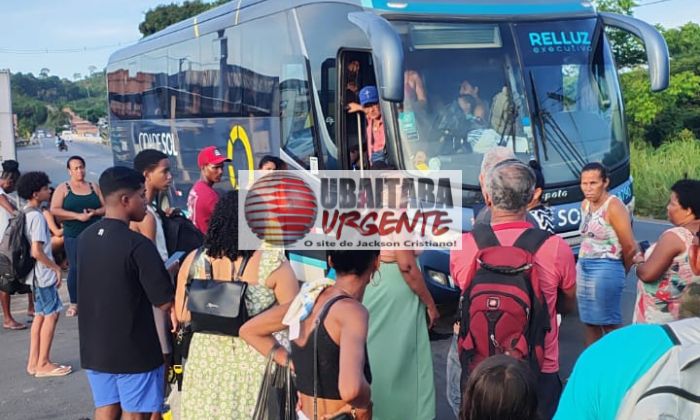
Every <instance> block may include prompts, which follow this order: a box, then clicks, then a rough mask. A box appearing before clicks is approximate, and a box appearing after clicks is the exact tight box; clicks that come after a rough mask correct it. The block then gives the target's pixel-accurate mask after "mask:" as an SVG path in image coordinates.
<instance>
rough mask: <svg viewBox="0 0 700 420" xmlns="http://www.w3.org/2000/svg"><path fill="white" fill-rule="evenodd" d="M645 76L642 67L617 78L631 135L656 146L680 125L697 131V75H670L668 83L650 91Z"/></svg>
mask: <svg viewBox="0 0 700 420" xmlns="http://www.w3.org/2000/svg"><path fill="white" fill-rule="evenodd" d="M647 77H648V76H647V72H646V71H644V70H642V69H637V70H634V71H631V72H628V73H625V74H622V75H621V77H620V79H621V83H622V90H623V92H624V95H625V114H626V117H627V125H628V127H629V129H630V134H631V137H633V138H644V139H646V140H647V141H648V142H649V143H651V144H652V145H654V146H658V145H660V144H661V142H662V141H663V140H664V139H665V138H667V137H669V136H670V135H671V134H674V133H677V132H678V131H680V130H682V129H683V128H688V129H690V130H692V131H694V132H695V133H696V134H700V124H699V123H698V118H700V74H696V73H694V72H691V71H683V72H680V73H676V74H672V75H671V83H670V85H669V87H668V89H666V90H665V91H663V92H651V90H650V89H649V81H648V78H647Z"/></svg>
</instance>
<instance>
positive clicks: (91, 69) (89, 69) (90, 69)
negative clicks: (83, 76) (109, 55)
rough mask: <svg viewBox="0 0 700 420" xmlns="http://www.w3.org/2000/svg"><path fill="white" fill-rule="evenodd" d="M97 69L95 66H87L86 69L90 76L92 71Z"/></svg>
mask: <svg viewBox="0 0 700 420" xmlns="http://www.w3.org/2000/svg"><path fill="white" fill-rule="evenodd" d="M96 70H97V67H95V66H88V71H89V72H90V77H92V75H93V73H95V71H96Z"/></svg>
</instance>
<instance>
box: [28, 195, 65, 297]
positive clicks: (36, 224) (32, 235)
mask: <svg viewBox="0 0 700 420" xmlns="http://www.w3.org/2000/svg"><path fill="white" fill-rule="evenodd" d="M25 211H26V210H25ZM24 233H25V234H26V235H27V239H28V240H29V242H30V243H34V242H41V243H42V248H43V250H44V254H46V256H47V257H48V259H50V260H51V261H53V253H52V252H51V231H50V230H49V224H48V223H47V222H46V219H44V215H43V214H41V212H40V211H39V210H37V209H34V210H31V211H29V212H27V215H26V225H25V226H24ZM33 276H36V285H37V286H38V287H49V286H52V285H54V284H56V281H57V280H58V279H57V278H56V273H55V272H54V271H53V270H52V269H50V268H49V267H47V266H46V265H44V264H42V263H40V262H39V261H37V262H36V265H35V266H34V270H32V272H31V273H29V276H28V277H27V280H26V283H27V284H34V283H33V278H32V277H33Z"/></svg>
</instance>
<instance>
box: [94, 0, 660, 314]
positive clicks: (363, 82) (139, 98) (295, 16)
mask: <svg viewBox="0 0 700 420" xmlns="http://www.w3.org/2000/svg"><path fill="white" fill-rule="evenodd" d="M607 27H612V28H616V29H618V30H623V31H627V32H629V33H631V34H633V35H635V36H637V37H638V38H640V39H641V40H642V42H643V43H644V46H645V49H646V54H647V59H648V69H649V77H650V88H651V89H652V90H654V91H659V90H663V89H665V88H666V87H667V85H668V80H669V59H668V50H667V46H666V43H665V41H664V39H663V37H662V36H661V35H660V34H659V32H658V31H657V30H656V29H655V28H654V27H653V26H651V25H649V24H647V23H645V22H642V21H640V20H637V19H634V18H633V17H630V16H622V15H616V14H611V13H602V12H598V11H596V10H595V8H594V6H593V5H591V3H590V2H585V1H583V2H582V1H578V0H576V1H574V0H570V1H569V0H530V1H520V0H492V1H488V2H484V1H469V0H464V1H459V0H434V1H428V0H394V1H388V0H335V1H319V0H285V1H279V0H275V1H272V0H270V1H264V0H241V1H233V2H229V3H227V4H224V5H222V6H219V7H217V8H215V9H212V10H209V11H207V12H205V13H202V14H200V15H198V16H196V17H193V18H190V19H187V20H184V21H181V22H179V23H176V24H174V25H172V26H170V27H168V28H166V29H164V30H162V31H160V32H158V33H155V34H153V35H150V36H147V37H145V38H143V39H142V40H140V41H138V42H137V43H136V44H135V45H132V46H129V47H126V48H123V49H121V50H119V51H116V52H115V53H113V54H112V56H111V57H110V59H109V63H108V67H107V83H108V92H109V94H108V101H109V118H110V127H109V132H110V139H111V146H112V150H113V156H114V163H115V164H118V165H131V162H132V160H133V157H134V155H135V154H136V153H138V152H139V151H140V150H142V149H145V148H156V149H159V150H161V151H163V152H164V153H166V154H168V155H169V156H170V157H171V160H172V162H173V163H174V165H173V167H174V168H173V175H174V194H173V200H174V202H175V204H178V205H180V206H182V205H183V204H184V200H185V198H186V196H187V193H188V190H189V188H190V186H191V185H192V184H193V182H194V181H196V180H197V178H198V177H199V169H198V168H197V164H196V156H197V152H198V150H199V149H201V148H202V147H204V146H207V145H216V146H219V147H220V148H221V150H222V151H225V153H227V154H228V156H229V157H230V158H231V159H232V163H231V165H229V166H228V169H227V170H226V173H225V175H226V179H225V182H223V183H222V184H225V187H226V188H237V187H238V185H239V183H240V182H241V180H240V179H239V178H240V177H239V176H238V174H239V171H241V170H247V169H254V168H255V167H256V164H257V162H258V161H259V159H260V158H261V157H262V156H264V155H267V154H271V155H276V156H280V157H281V158H282V159H284V160H285V161H286V162H287V164H288V166H289V168H290V169H294V170H300V171H307V172H308V173H309V174H313V173H314V172H315V171H317V170H324V169H325V170H329V169H349V168H350V165H351V162H350V159H349V156H350V149H352V148H353V147H361V146H363V142H362V137H363V133H364V127H363V124H364V122H363V121H362V119H360V118H359V117H358V116H357V114H351V113H348V109H347V107H348V104H349V103H351V102H353V101H356V100H357V93H358V90H359V89H361V88H362V87H364V86H369V85H375V86H377V87H378V90H379V95H380V107H381V111H382V114H383V118H384V125H385V135H386V139H387V142H386V143H387V153H388V157H389V159H390V162H391V164H393V165H394V166H396V167H397V168H398V169H400V170H413V169H416V168H425V167H426V166H427V167H429V168H431V169H443V170H455V169H456V170H461V171H462V184H463V185H462V191H463V194H462V205H461V208H462V214H463V218H462V219H463V231H468V230H469V229H470V228H471V225H472V223H473V220H474V216H475V214H476V213H477V212H478V211H479V209H480V208H482V207H483V206H484V200H483V197H482V194H481V192H480V188H479V181H478V177H479V171H480V164H481V161H482V157H483V154H484V152H485V151H487V150H489V149H490V148H493V147H495V146H498V145H501V146H506V147H509V148H512V150H513V151H514V152H515V154H516V156H517V157H518V158H519V159H521V160H523V161H526V162H527V161H529V160H537V161H538V162H539V163H540V165H541V167H542V169H543V173H544V177H545V180H546V187H545V192H544V195H543V198H544V200H545V201H546V203H548V205H549V206H551V207H552V209H553V211H554V214H555V217H556V220H555V225H556V232H557V233H558V234H559V235H561V236H562V237H563V238H564V239H565V240H566V241H567V242H568V243H569V244H570V245H571V246H572V248H573V249H574V250H576V248H577V246H578V244H579V243H580V236H579V233H578V225H579V222H580V219H581V215H580V210H579V208H580V202H581V200H582V198H583V197H582V194H581V192H580V189H579V186H578V178H579V172H580V170H581V168H582V167H583V166H584V165H585V164H586V163H588V162H591V161H599V162H602V163H603V164H604V165H605V166H606V167H607V168H608V169H609V171H610V174H611V185H610V186H611V190H612V192H613V193H614V194H616V195H618V196H619V197H620V198H621V199H622V200H623V201H624V202H625V203H626V204H627V205H628V206H629V208H630V209H631V210H632V209H633V207H634V195H633V183H632V181H633V180H632V178H631V176H630V149H629V141H628V137H627V131H626V127H625V121H624V110H623V101H622V96H621V91H620V86H619V81H618V77H617V72H616V67H615V62H614V58H613V54H612V50H611V47H610V44H609V42H608V39H607V38H606V34H605V30H606V28H607ZM458 107H461V110H462V111H463V113H462V114H460V113H459V111H458V110H459V109H460V108H458ZM455 115H457V116H458V118H455ZM467 117H468V119H469V122H470V124H467V125H464V124H463V123H464V121H462V119H464V118H467ZM360 162H362V160H361V161H360ZM290 260H291V262H292V265H293V267H294V269H295V271H296V273H297V275H298V276H299V278H300V279H302V280H303V279H305V278H310V276H319V275H324V274H326V273H327V271H326V270H327V267H326V259H325V255H324V254H323V253H322V252H312V251H308V252H297V251H295V252H293V253H291V254H290ZM420 266H421V269H422V271H423V274H424V277H425V280H426V283H427V285H428V287H429V289H430V291H431V293H432V294H433V296H434V297H435V299H436V301H437V302H438V303H439V304H440V303H442V304H445V303H451V302H455V301H456V299H457V297H458V294H459V291H458V290H457V288H456V287H455V285H454V283H453V279H452V278H451V277H450V275H449V250H446V249H429V250H426V251H425V252H423V253H422V254H421V256H420Z"/></svg>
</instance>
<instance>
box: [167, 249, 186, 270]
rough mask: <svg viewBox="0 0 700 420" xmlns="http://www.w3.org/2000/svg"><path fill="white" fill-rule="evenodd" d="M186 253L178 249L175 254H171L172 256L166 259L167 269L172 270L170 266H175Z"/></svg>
mask: <svg viewBox="0 0 700 420" xmlns="http://www.w3.org/2000/svg"><path fill="white" fill-rule="evenodd" d="M184 255H185V253H184V251H176V252H175V253H174V254H173V255H171V256H170V258H168V259H167V260H165V269H166V270H170V268H171V267H172V266H174V265H175V263H178V262H180V258H182V257H183V256H184Z"/></svg>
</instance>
